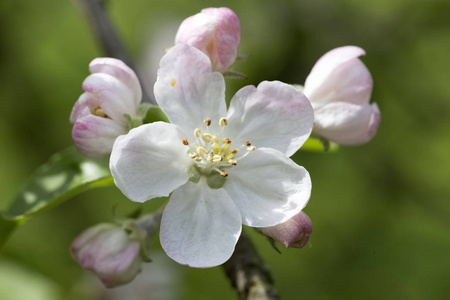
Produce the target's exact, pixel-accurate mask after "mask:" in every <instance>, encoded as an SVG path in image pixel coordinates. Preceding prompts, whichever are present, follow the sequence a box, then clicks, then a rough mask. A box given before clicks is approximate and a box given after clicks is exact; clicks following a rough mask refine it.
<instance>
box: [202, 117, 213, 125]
mask: <svg viewBox="0 0 450 300" xmlns="http://www.w3.org/2000/svg"><path fill="white" fill-rule="evenodd" d="M203 122H205V124H206V127H209V125H211V119H210V118H206V119H205V120H204V121H203Z"/></svg>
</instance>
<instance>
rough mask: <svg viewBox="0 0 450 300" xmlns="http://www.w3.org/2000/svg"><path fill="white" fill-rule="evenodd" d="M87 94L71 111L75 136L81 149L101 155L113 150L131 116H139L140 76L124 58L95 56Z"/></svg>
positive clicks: (84, 87) (76, 143)
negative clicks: (126, 63) (125, 115)
mask: <svg viewBox="0 0 450 300" xmlns="http://www.w3.org/2000/svg"><path fill="white" fill-rule="evenodd" d="M89 70H90V72H91V75H89V76H88V77H87V78H86V79H85V80H84V82H83V90H84V91H85V93H84V94H82V95H81V96H80V98H78V101H77V102H76V103H75V105H74V107H73V109H72V113H71V115H70V122H72V123H74V126H73V129H72V138H73V141H74V143H75V146H76V147H77V149H78V151H79V152H80V153H82V154H84V155H86V156H90V157H99V156H104V155H107V154H109V153H111V149H112V146H113V144H114V141H115V140H116V138H117V137H118V136H119V135H122V134H126V133H127V132H128V131H129V126H128V120H127V119H126V118H125V117H124V114H127V115H129V116H130V118H133V119H137V118H139V116H138V105H139V104H140V102H141V99H142V91H141V87H140V84H139V81H138V78H137V76H136V74H135V73H134V71H133V70H131V69H130V68H129V67H128V66H127V65H125V64H124V63H123V62H122V61H120V60H118V59H114V58H96V59H94V60H93V61H92V62H91V63H90V64H89Z"/></svg>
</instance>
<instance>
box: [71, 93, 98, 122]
mask: <svg viewBox="0 0 450 300" xmlns="http://www.w3.org/2000/svg"><path fill="white" fill-rule="evenodd" d="M97 106H98V103H97V97H96V96H95V95H94V94H91V93H83V94H81V96H80V97H79V98H78V100H77V102H75V105H74V106H73V108H72V113H71V114H70V123H75V122H76V121H77V120H78V119H79V118H82V117H85V116H87V115H89V114H91V111H93V110H94V109H95V108H96V107H97ZM86 107H87V108H88V110H86V109H85V108H86Z"/></svg>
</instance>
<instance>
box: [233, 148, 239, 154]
mask: <svg viewBox="0 0 450 300" xmlns="http://www.w3.org/2000/svg"><path fill="white" fill-rule="evenodd" d="M238 152H239V150H238V149H233V150H231V154H233V155H234V154H237V153H238Z"/></svg>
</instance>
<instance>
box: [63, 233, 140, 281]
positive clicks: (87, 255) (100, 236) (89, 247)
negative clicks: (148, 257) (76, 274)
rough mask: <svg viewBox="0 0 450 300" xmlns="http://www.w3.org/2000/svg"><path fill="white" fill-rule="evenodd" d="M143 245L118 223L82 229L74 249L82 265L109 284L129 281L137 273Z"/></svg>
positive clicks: (73, 251) (74, 243)
mask: <svg viewBox="0 0 450 300" xmlns="http://www.w3.org/2000/svg"><path fill="white" fill-rule="evenodd" d="M140 248H141V244H140V242H139V241H138V239H137V238H134V237H132V236H130V235H128V234H127V233H126V232H125V230H124V229H123V228H121V227H120V226H118V225H115V224H99V225H97V226H94V227H91V228H88V229H87V230H85V231H84V232H82V233H81V234H80V235H79V236H78V237H77V238H76V239H75V241H74V242H73V243H72V246H71V249H70V250H71V252H72V256H73V258H74V259H75V260H77V261H78V262H79V263H80V264H81V266H82V267H83V268H84V269H86V270H90V271H92V272H94V273H95V274H96V275H97V276H98V277H99V278H100V280H101V281H102V282H103V284H104V285H105V286H106V287H115V286H118V285H121V284H125V283H128V282H130V281H132V280H133V279H134V277H135V276H136V275H137V274H138V272H139V270H140V267H141V263H142V258H141V255H140Z"/></svg>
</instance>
